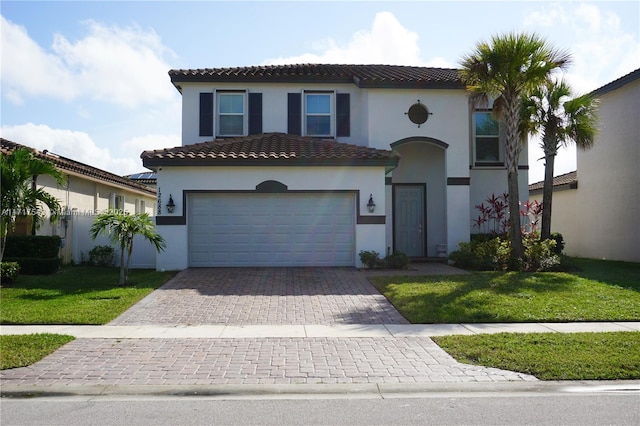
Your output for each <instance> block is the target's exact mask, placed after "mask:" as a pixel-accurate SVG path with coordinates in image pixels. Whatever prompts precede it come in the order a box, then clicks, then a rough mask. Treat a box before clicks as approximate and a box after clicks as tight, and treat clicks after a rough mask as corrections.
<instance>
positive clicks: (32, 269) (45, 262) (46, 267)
mask: <svg viewBox="0 0 640 426" xmlns="http://www.w3.org/2000/svg"><path fill="white" fill-rule="evenodd" d="M6 260H7V261H8V262H17V263H18V264H20V272H21V273H23V274H25V275H48V274H53V273H54V272H56V271H57V270H58V268H59V267H60V259H59V258H58V257H50V258H48V259H41V258H38V257H11V258H6Z"/></svg>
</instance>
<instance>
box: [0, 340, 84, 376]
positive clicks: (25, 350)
mask: <svg viewBox="0 0 640 426" xmlns="http://www.w3.org/2000/svg"><path fill="white" fill-rule="evenodd" d="M73 339H74V338H73V337H72V336H63V335H60V334H25V335H18V336H14V335H10V336H0V347H1V348H2V350H0V370H6V369H7V368H17V367H25V366H27V365H31V364H33V363H35V362H37V361H40V360H41V359H42V358H44V357H45V356H47V355H49V354H50V353H53V352H54V351H55V350H56V349H58V348H59V347H60V346H62V345H64V344H66V343H69V342H70V341H72V340H73Z"/></svg>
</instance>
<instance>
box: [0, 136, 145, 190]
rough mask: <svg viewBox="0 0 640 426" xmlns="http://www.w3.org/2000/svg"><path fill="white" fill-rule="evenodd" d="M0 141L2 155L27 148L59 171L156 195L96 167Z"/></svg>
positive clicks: (1, 139) (137, 184) (126, 179)
mask: <svg viewBox="0 0 640 426" xmlns="http://www.w3.org/2000/svg"><path fill="white" fill-rule="evenodd" d="M0 141H1V142H2V145H1V149H0V151H1V152H2V154H3V155H6V154H10V153H11V152H12V151H13V150H15V149H17V148H27V149H29V150H31V151H32V152H33V154H34V155H35V156H36V157H37V158H41V159H46V160H48V161H51V162H52V163H53V164H54V165H55V166H56V167H58V168H59V169H61V170H63V171H64V170H66V171H69V172H74V173H77V174H80V175H83V176H88V177H92V178H95V179H99V180H101V181H104V182H108V183H111V184H116V185H120V186H125V187H128V188H130V189H133V190H136V191H141V192H145V193H147V194H148V195H149V196H155V195H156V190H155V189H153V188H150V187H148V186H146V185H142V184H140V183H137V182H134V181H132V180H131V179H128V178H126V177H122V176H118V175H116V174H113V173H109V172H107V171H104V170H102V169H98V168H96V167H92V166H89V165H87V164H83V163H80V162H78V161H75V160H72V159H70V158H66V157H62V156H59V155H57V154H52V153H49V152H47V151H46V150H45V151H38V150H37V149H34V148H31V147H28V146H26V145H21V144H19V143H16V142H12V141H9V140H7V139H4V138H0Z"/></svg>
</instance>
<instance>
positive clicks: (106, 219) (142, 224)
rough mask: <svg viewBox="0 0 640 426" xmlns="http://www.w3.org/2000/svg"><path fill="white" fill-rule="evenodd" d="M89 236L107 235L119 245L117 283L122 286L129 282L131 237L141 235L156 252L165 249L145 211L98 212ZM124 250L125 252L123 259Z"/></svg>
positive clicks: (131, 250) (162, 239)
mask: <svg viewBox="0 0 640 426" xmlns="http://www.w3.org/2000/svg"><path fill="white" fill-rule="evenodd" d="M89 233H90V235H91V238H93V239H94V240H95V239H96V238H97V237H98V235H99V234H105V235H108V236H109V240H110V241H111V242H112V243H114V244H117V245H118V246H119V247H120V278H119V281H118V285H121V286H124V285H127V284H128V282H129V262H130V260H131V253H132V252H133V238H134V237H135V236H136V235H141V236H142V237H144V238H145V239H146V240H147V241H149V242H151V243H152V244H153V245H154V246H155V248H156V250H157V251H158V252H161V251H163V250H164V249H165V247H166V243H165V241H164V238H162V236H161V235H159V234H158V233H157V232H156V230H155V226H154V224H153V221H152V220H151V217H149V215H148V214H147V213H139V214H134V215H130V214H128V213H125V212H122V211H120V210H108V211H106V212H104V213H100V214H99V215H98V216H97V217H96V219H95V221H94V222H93V225H91V229H90V230H89ZM125 252H126V253H127V256H126V260H125Z"/></svg>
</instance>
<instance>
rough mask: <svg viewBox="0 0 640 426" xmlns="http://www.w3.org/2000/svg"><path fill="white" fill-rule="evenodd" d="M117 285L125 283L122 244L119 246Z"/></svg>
mask: <svg viewBox="0 0 640 426" xmlns="http://www.w3.org/2000/svg"><path fill="white" fill-rule="evenodd" d="M118 285H120V286H124V285H126V280H125V276H124V245H122V246H120V279H119V280H118Z"/></svg>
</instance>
